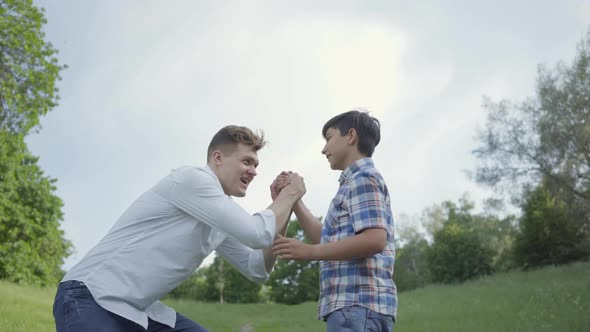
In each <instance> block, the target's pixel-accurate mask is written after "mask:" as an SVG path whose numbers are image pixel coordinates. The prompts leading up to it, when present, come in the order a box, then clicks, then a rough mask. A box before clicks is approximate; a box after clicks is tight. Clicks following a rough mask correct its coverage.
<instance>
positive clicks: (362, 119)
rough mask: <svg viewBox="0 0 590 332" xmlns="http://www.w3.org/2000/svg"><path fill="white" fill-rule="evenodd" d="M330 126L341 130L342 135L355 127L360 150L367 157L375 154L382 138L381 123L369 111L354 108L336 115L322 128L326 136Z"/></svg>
mask: <svg viewBox="0 0 590 332" xmlns="http://www.w3.org/2000/svg"><path fill="white" fill-rule="evenodd" d="M330 128H334V129H338V130H340V135H341V136H344V135H346V134H348V131H349V130H350V129H351V128H354V129H355V130H356V134H357V136H358V138H359V143H358V150H359V152H360V153H362V154H363V155H365V156H367V157H371V156H372V155H373V152H374V151H375V147H376V146H377V144H379V141H380V140H381V123H380V122H379V120H377V119H376V118H374V117H372V116H370V115H369V113H368V112H362V111H357V110H352V111H348V112H346V113H342V114H339V115H336V116H335V117H333V118H331V119H330V120H328V122H326V124H325V125H324V128H322V136H323V137H324V138H325V137H326V132H327V131H328V129H330Z"/></svg>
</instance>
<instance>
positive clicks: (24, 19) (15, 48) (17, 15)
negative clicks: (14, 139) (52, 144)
mask: <svg viewBox="0 0 590 332" xmlns="http://www.w3.org/2000/svg"><path fill="white" fill-rule="evenodd" d="M45 23H47V20H46V19H45V17H44V15H43V11H42V10H40V9H39V8H37V7H35V6H34V5H33V2H32V1H31V0H0V130H4V131H7V132H10V133H20V134H25V135H26V134H27V133H28V132H29V131H30V130H31V129H33V128H35V127H37V126H38V124H39V117H40V116H42V115H44V114H46V113H47V112H49V111H50V110H51V109H52V108H53V107H54V106H55V105H56V103H57V100H58V89H57V87H56V82H57V81H58V80H59V79H60V76H59V73H60V71H61V70H62V69H64V68H65V66H61V65H59V64H58V60H57V58H56V54H57V50H56V49H54V48H53V46H52V45H51V43H48V42H46V41H45V40H44V39H45V34H44V33H43V31H42V27H43V25H44V24H45Z"/></svg>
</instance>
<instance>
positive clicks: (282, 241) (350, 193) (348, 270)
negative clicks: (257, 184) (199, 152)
mask: <svg viewBox="0 0 590 332" xmlns="http://www.w3.org/2000/svg"><path fill="white" fill-rule="evenodd" d="M322 135H323V136H324V138H325V140H326V145H325V146H324V148H323V149H322V154H324V155H325V156H326V158H327V159H328V162H329V163H330V167H331V168H332V169H334V170H341V171H343V172H342V174H341V176H340V179H339V182H340V187H339V188H338V192H337V194H336V197H334V199H333V200H332V203H331V204H330V208H329V211H328V215H327V216H326V218H325V219H324V222H323V225H322V223H321V222H320V221H319V220H318V219H317V218H316V217H314V216H313V215H312V214H311V212H310V211H309V210H308V209H307V207H306V206H305V204H304V203H303V202H302V200H299V201H297V202H296V203H295V205H294V206H293V211H294V212H295V214H296V216H297V219H298V220H299V223H300V224H301V226H302V228H303V230H304V232H305V234H306V235H307V236H308V237H309V238H310V240H311V241H312V244H305V243H303V242H301V241H298V240H295V239H292V238H284V237H279V238H278V239H276V240H275V241H274V242H273V253H274V254H275V255H276V256H277V258H279V259H296V260H319V261H320V299H319V309H318V319H323V320H325V321H326V323H327V331H328V332H335V331H343V330H346V331H391V330H392V328H393V323H394V322H395V315H396V311H397V290H396V287H395V284H394V282H393V280H392V276H393V265H394V260H395V247H394V242H393V239H394V237H393V235H394V234H393V217H392V213H391V204H390V198H389V192H388V189H387V186H386V184H385V181H384V180H383V177H382V176H381V174H380V173H379V172H378V171H377V169H375V166H374V164H373V160H372V159H371V156H372V155H373V151H374V150H375V146H377V144H379V141H380V137H381V135H380V123H379V121H378V120H377V119H375V118H373V117H371V116H370V115H369V114H367V113H366V112H359V111H350V112H346V113H343V114H340V115H337V116H335V117H334V118H332V119H331V120H329V121H328V122H327V123H326V124H325V125H324V127H323V129H322ZM287 176H288V174H287V173H282V174H281V175H280V176H279V177H278V178H277V180H276V181H277V189H278V188H282V186H284V185H286V184H287V183H288V182H289V180H288V179H286V177H287Z"/></svg>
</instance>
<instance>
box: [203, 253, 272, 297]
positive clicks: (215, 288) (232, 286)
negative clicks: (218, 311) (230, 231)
mask: <svg viewBox="0 0 590 332" xmlns="http://www.w3.org/2000/svg"><path fill="white" fill-rule="evenodd" d="M203 273H204V275H205V278H206V279H205V288H206V289H205V290H203V291H202V292H200V294H202V295H204V296H205V298H204V299H203V300H205V301H219V302H220V303H223V302H228V303H253V302H259V300H260V299H259V297H258V295H259V293H260V289H261V287H262V286H261V285H260V284H257V283H255V282H253V281H250V280H248V279H247V278H246V277H244V276H243V275H242V274H241V273H240V272H239V271H238V270H237V269H236V268H235V267H233V266H232V265H231V264H228V263H227V262H226V261H225V260H224V259H223V258H222V257H221V256H216V257H215V259H214V261H213V264H211V265H209V266H208V267H207V268H206V269H205V271H204V272H203Z"/></svg>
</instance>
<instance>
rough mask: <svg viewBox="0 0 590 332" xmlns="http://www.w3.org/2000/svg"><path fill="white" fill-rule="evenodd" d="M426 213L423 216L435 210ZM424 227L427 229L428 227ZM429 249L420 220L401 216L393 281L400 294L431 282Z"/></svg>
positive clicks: (396, 234)
mask: <svg viewBox="0 0 590 332" xmlns="http://www.w3.org/2000/svg"><path fill="white" fill-rule="evenodd" d="M425 211H426V212H423V215H426V214H428V213H429V212H430V211H433V209H425ZM432 216H433V217H434V215H432ZM423 220H424V219H423ZM435 220H436V219H435V218H433V219H432V220H429V222H428V223H427V224H428V225H429V226H433V225H434V222H435ZM422 226H424V227H425V228H426V227H427V225H422ZM441 228H442V223H441ZM428 247H429V244H428V240H427V239H426V234H424V232H423V231H422V230H421V229H420V220H419V219H418V218H417V217H411V216H408V215H406V214H401V215H400V216H399V217H398V218H397V219H396V220H395V248H396V249H395V266H394V272H393V281H394V282H395V286H396V287H397V290H398V292H400V291H407V290H411V289H415V288H418V287H423V286H425V285H426V284H427V283H429V282H430V271H429V269H428V262H427V261H426V252H427V251H428Z"/></svg>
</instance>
